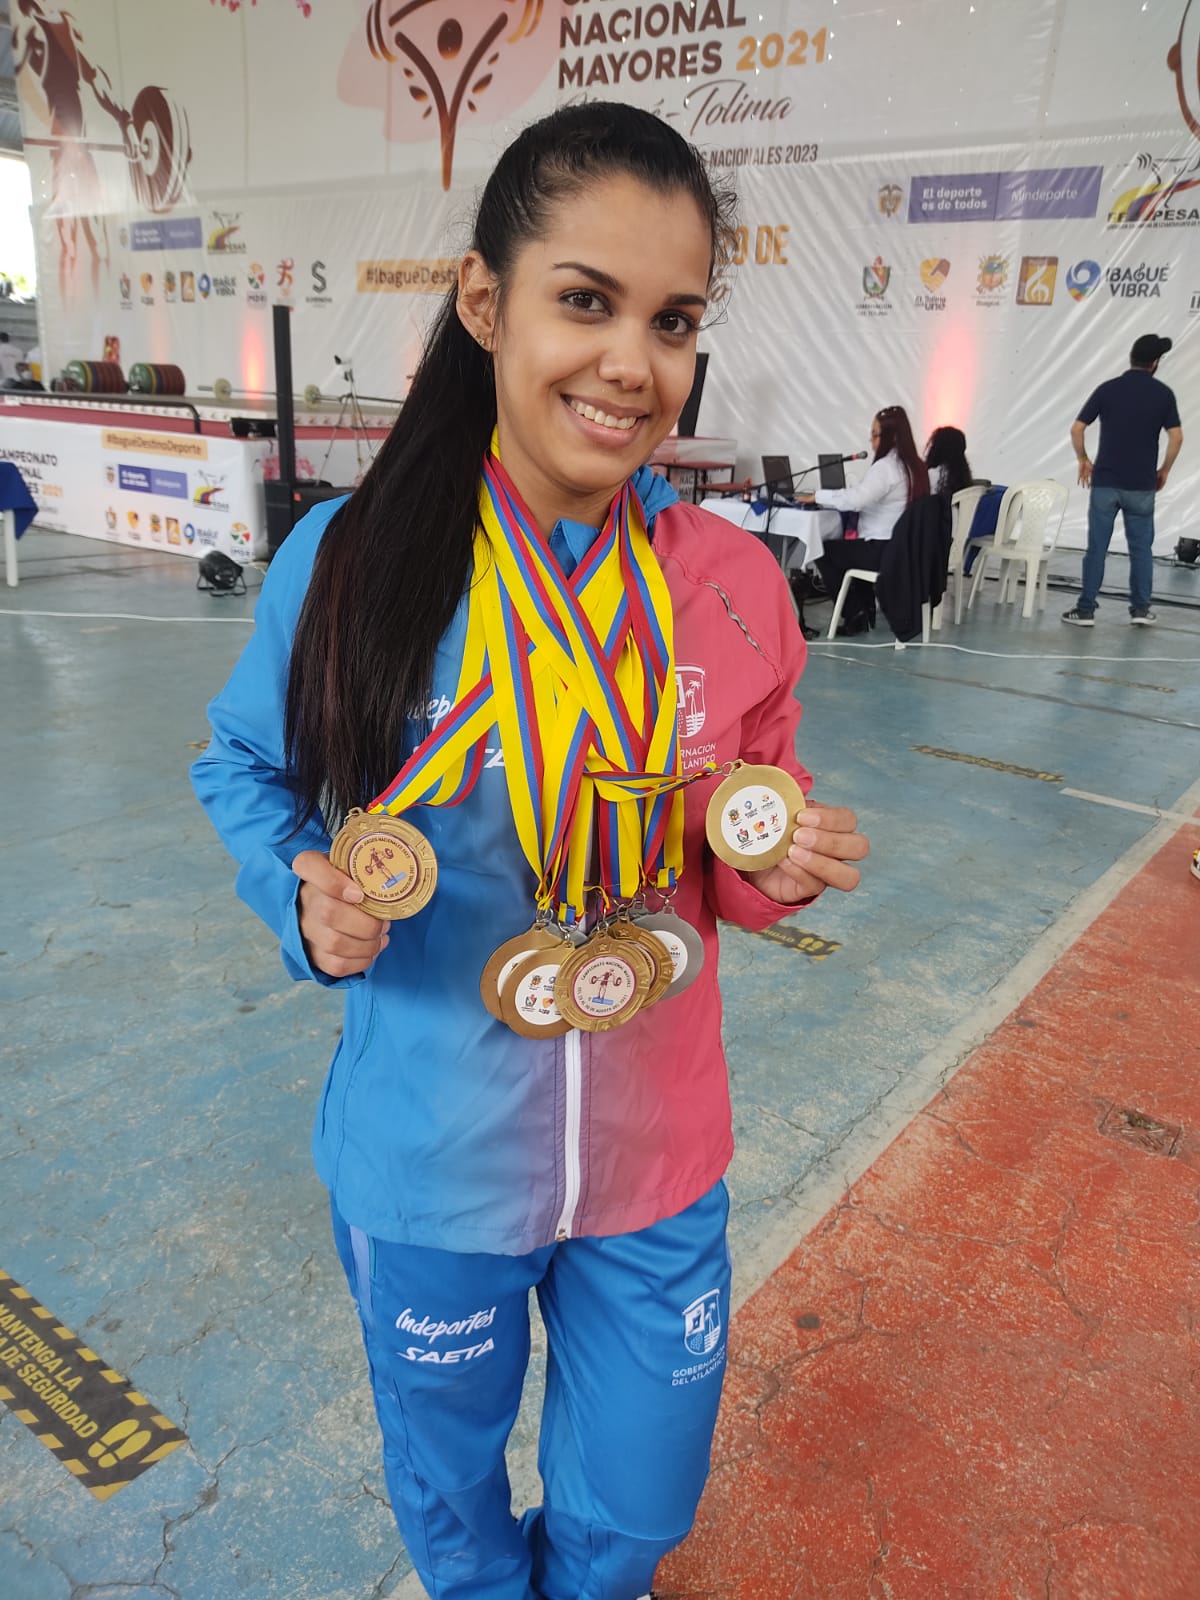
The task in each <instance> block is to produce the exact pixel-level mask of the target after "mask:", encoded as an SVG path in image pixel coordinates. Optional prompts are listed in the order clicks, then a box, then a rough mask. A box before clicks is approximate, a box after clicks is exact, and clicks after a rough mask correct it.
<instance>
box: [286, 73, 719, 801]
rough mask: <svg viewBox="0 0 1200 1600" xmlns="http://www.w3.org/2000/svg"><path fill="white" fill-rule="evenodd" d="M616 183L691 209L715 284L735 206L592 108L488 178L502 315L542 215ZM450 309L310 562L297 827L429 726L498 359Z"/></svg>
mask: <svg viewBox="0 0 1200 1600" xmlns="http://www.w3.org/2000/svg"><path fill="white" fill-rule="evenodd" d="M614 176H629V177H633V178H637V179H639V180H640V181H641V182H643V183H645V184H647V185H649V186H650V187H651V188H653V189H656V190H658V191H660V192H661V193H664V194H665V193H673V192H680V191H682V192H683V193H686V194H690V195H691V196H692V198H693V199H694V200H695V202H696V204H697V206H698V207H699V208H700V212H701V214H702V215H703V216H704V218H705V219H706V220H707V221H708V223H709V226H710V228H711V231H712V241H713V250H712V270H711V271H710V278H711V276H712V274H713V272H715V270H716V267H717V265H718V263H719V262H722V261H724V260H725V259H726V257H727V254H728V249H729V242H730V237H731V216H732V200H731V198H730V196H729V195H727V194H718V193H716V192H714V189H713V186H712V184H711V183H710V182H709V178H708V174H707V172H706V170H705V166H704V161H703V158H702V157H701V155H700V153H699V151H698V150H697V149H696V148H695V147H694V146H693V145H690V144H688V143H687V141H686V140H685V139H683V138H682V137H681V136H680V135H679V134H678V133H677V132H676V131H675V130H674V129H673V128H671V127H669V126H668V124H667V123H665V122H662V121H661V120H660V119H659V118H658V117H656V116H654V115H652V114H651V113H650V112H648V111H640V110H637V109H636V108H635V107H633V106H627V105H621V104H617V103H614V102H593V103H591V104H587V105H578V106H564V107H562V108H561V109H559V110H557V111H555V112H552V113H551V115H549V116H547V117H543V118H542V119H541V120H540V121H539V122H535V123H534V124H533V125H532V126H531V127H528V128H526V129H525V131H524V132H523V133H522V134H520V135H519V137H518V138H517V139H516V140H515V141H514V142H513V143H512V144H511V145H509V147H508V149H507V150H505V152H504V154H503V155H502V156H501V157H500V160H499V163H498V164H497V166H496V169H495V171H494V172H493V173H492V175H491V177H490V178H489V179H488V182H487V185H486V187H485V188H484V191H483V196H482V198H481V200H480V202H479V210H478V214H477V216H476V218H475V226H474V231H473V234H472V239H471V248H472V249H473V250H477V251H478V252H479V254H480V255H481V256H482V257H483V259H484V261H485V262H486V263H487V265H488V267H489V269H490V270H491V272H492V273H494V274H495V276H496V278H497V280H498V283H499V297H500V302H501V304H502V303H503V295H504V288H505V284H506V283H507V282H508V281H509V280H510V278H511V274H512V271H513V268H514V265H515V263H516V259H517V256H518V254H519V252H520V251H521V249H522V248H523V246H525V245H526V244H527V243H529V242H530V241H531V240H533V239H536V238H537V237H538V236H539V235H540V234H541V233H542V232H543V231H544V229H545V226H546V222H547V217H548V214H549V212H550V210H551V208H552V207H553V206H554V205H555V204H558V203H561V202H562V201H563V200H565V199H568V198H572V197H574V196H575V195H577V194H579V193H580V192H581V191H582V190H584V189H585V188H587V187H588V186H589V185H591V184H594V183H596V182H598V181H600V180H603V179H605V178H609V177H614ZM647 247H648V248H651V247H652V241H648V244H647ZM456 302H457V288H454V289H451V290H449V291H448V293H447V294H446V297H445V299H444V300H443V302H442V305H441V307H440V308H439V310H438V313H437V315H436V317H435V318H434V321H433V325H432V327H431V329H430V331H429V335H428V338H427V340H426V344H425V350H424V353H423V355H422V357H421V361H420V364H419V365H418V367H417V371H416V372H415V374H414V375H413V380H412V384H411V386H410V388H409V391H408V396H407V398H406V400H405V402H404V409H403V411H402V412H401V414H400V417H399V419H398V421H397V422H396V425H395V426H394V427H393V429H392V431H391V433H390V434H389V435H388V437H387V439H386V441H385V442H384V444H383V447H382V449H381V450H380V451H379V454H378V456H377V457H376V458H375V461H374V462H373V463H372V465H371V468H370V470H369V471H368V473H367V475H366V477H365V478H364V479H363V482H362V484H361V486H360V487H359V488H358V489H357V490H356V491H355V493H354V494H353V496H352V497H351V499H350V500H349V502H348V503H347V504H346V505H345V506H343V507H342V508H341V510H340V511H339V512H338V513H337V515H336V516H335V517H334V518H333V520H332V521H331V523H330V526H329V529H328V531H327V532H326V534H325V536H324V538H323V539H322V540H321V544H320V548H319V550H318V552H317V557H316V561H315V564H314V566H313V573H312V579H311V581H310V583H309V587H308V593H307V595H306V597H305V601H304V606H303V609H302V611H301V613H300V619H299V622H298V624H297V627H296V635H295V640H294V642H293V646H292V656H291V666H290V670H289V675H288V686H287V700H286V708H285V715H284V740H285V748H286V750H287V752H288V773H289V778H290V781H291V783H292V786H293V789H294V792H295V795H296V806H297V816H298V819H299V820H298V823H297V826H298V827H299V826H301V825H303V823H304V822H305V821H307V820H308V819H309V818H310V817H312V816H313V815H314V814H315V813H316V812H318V811H326V812H333V813H336V814H339V815H340V814H341V813H344V812H345V811H346V810H348V809H349V808H350V807H352V806H356V805H363V804H365V803H366V802H367V801H369V800H370V799H371V798H372V797H373V796H374V795H375V794H377V793H378V792H379V791H380V790H381V789H383V788H384V786H385V785H386V784H387V783H388V782H389V781H390V779H391V778H392V777H393V776H394V775H395V772H396V768H397V765H398V762H399V758H400V753H401V747H402V743H403V738H404V733H405V723H406V719H407V718H409V717H416V718H417V719H418V720H424V721H426V722H427V719H426V718H425V709H426V705H427V703H428V700H429V695H430V690H431V685H432V680H433V661H434V653H435V651H436V649H437V644H438V641H439V639H441V637H442V635H443V633H444V632H445V631H446V628H447V626H448V625H449V623H450V621H451V618H452V617H453V616H454V612H455V610H456V608H457V606H458V604H459V601H460V599H461V597H462V595H463V592H464V590H465V589H466V587H467V584H468V582H469V579H470V574H471V567H472V550H473V545H474V537H475V530H476V524H477V521H478V507H477V500H478V492H479V473H480V465H481V462H482V460H483V456H484V452H485V451H486V449H487V446H488V441H489V439H490V438H491V435H492V429H493V428H494V427H495V424H496V390H495V377H494V373H493V371H492V359H491V356H490V355H489V354H488V353H487V352H486V351H485V350H483V349H482V348H481V347H480V346H479V345H478V344H477V343H476V342H475V339H474V338H473V337H472V336H471V334H469V333H468V332H467V330H466V328H464V326H463V325H462V323H461V321H460V320H459V316H458V311H457V305H456Z"/></svg>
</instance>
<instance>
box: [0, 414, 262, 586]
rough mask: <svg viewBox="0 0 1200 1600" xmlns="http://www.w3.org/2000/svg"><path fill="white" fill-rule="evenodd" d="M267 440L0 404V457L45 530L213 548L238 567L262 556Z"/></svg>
mask: <svg viewBox="0 0 1200 1600" xmlns="http://www.w3.org/2000/svg"><path fill="white" fill-rule="evenodd" d="M273 449H274V446H273V445H272V444H270V443H269V442H268V441H266V440H252V439H245V440H242V439H214V438H209V437H207V436H206V435H204V434H196V433H158V432H155V431H154V430H153V429H151V428H146V427H139V426H138V425H137V421H136V418H135V419H134V420H133V423H132V425H130V426H107V427H106V426H97V425H84V424H78V423H72V422H45V421H42V420H40V419H37V418H29V417H25V416H22V415H21V414H20V412H19V410H17V409H15V408H14V407H11V406H10V407H6V408H4V409H3V410H0V461H11V462H12V463H13V465H14V466H15V467H16V468H17V470H18V472H20V474H21V476H22V477H23V478H24V479H25V482H26V483H27V484H28V486H29V490H30V493H31V494H32V495H33V497H34V499H35V500H36V501H37V503H38V516H37V520H38V522H39V523H40V524H41V525H42V526H43V527H48V528H59V529H61V530H62V531H63V532H65V533H87V534H90V535H92V536H93V537H96V538H101V539H109V540H111V541H112V542H113V543H115V544H134V545H149V546H151V547H153V546H159V547H160V548H162V549H165V550H170V549H174V550H176V551H177V552H179V554H181V555H193V556H202V555H204V553H205V552H206V551H208V550H219V551H220V552H221V553H222V554H223V555H227V556H231V557H233V558H234V559H235V560H237V561H238V562H240V563H245V562H247V561H249V560H251V559H252V558H261V557H263V556H265V555H266V553H267V539H266V514H265V507H264V496H263V462H264V460H265V459H266V458H267V456H268V455H269V454H270V453H271V451H272V450H273Z"/></svg>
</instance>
